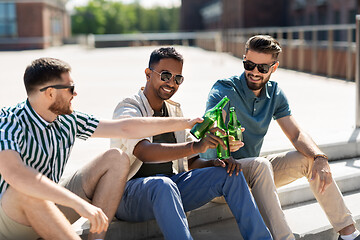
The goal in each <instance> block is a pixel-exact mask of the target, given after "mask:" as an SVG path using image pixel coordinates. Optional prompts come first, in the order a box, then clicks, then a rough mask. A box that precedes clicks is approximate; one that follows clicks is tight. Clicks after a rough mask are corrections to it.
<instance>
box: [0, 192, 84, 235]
mask: <svg viewBox="0 0 360 240" xmlns="http://www.w3.org/2000/svg"><path fill="white" fill-rule="evenodd" d="M1 208H2V211H1V212H2V213H1V214H0V215H1V216H0V218H1V219H0V221H1V222H0V225H1V226H0V229H1V233H0V236H2V238H1V239H3V238H4V239H6V240H8V239H9V240H18V239H24V240H26V239H29V240H30V239H31V240H35V239H37V238H38V237H39V236H41V237H42V238H43V239H54V240H57V239H78V240H80V237H79V236H78V235H77V234H76V233H75V231H74V230H73V229H72V228H71V225H70V223H69V221H68V220H67V219H66V218H65V216H64V215H63V214H62V213H61V211H60V210H59V209H58V208H57V207H56V206H55V204H54V203H52V202H50V201H44V200H39V199H36V198H32V197H29V196H27V195H24V194H22V193H20V192H18V191H16V190H15V189H13V188H12V187H9V188H8V189H7V190H6V191H5V193H4V194H3V196H2V198H1ZM30 226H31V227H30ZM37 234H38V235H37Z"/></svg>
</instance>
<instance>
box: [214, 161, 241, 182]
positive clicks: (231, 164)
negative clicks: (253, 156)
mask: <svg viewBox="0 0 360 240" xmlns="http://www.w3.org/2000/svg"><path fill="white" fill-rule="evenodd" d="M212 161H213V165H214V167H226V165H227V173H228V174H229V175H230V177H231V176H232V175H233V173H234V171H235V174H236V176H238V175H239V172H240V171H242V170H241V163H239V162H237V161H235V159H234V158H233V157H230V158H229V159H213V160H212Z"/></svg>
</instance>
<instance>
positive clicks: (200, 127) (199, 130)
mask: <svg viewBox="0 0 360 240" xmlns="http://www.w3.org/2000/svg"><path fill="white" fill-rule="evenodd" d="M228 102H229V98H228V97H227V96H225V97H223V99H221V101H220V102H219V103H218V104H216V105H215V106H214V107H213V108H211V109H209V110H207V111H206V113H205V114H204V116H203V119H204V121H203V122H201V123H197V124H195V125H194V127H193V128H192V129H191V130H190V133H191V134H192V135H193V136H194V137H196V138H197V139H201V138H203V137H204V135H205V133H206V132H207V131H209V129H210V127H211V126H212V125H213V123H214V122H215V121H216V109H220V110H222V109H223V108H224V107H225V105H226V104H227V103H228Z"/></svg>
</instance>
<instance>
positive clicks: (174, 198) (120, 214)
mask: <svg viewBox="0 0 360 240" xmlns="http://www.w3.org/2000/svg"><path fill="white" fill-rule="evenodd" d="M116 217H117V218H118V219H120V220H125V221H133V222H139V221H147V220H150V219H156V221H157V223H158V225H159V228H160V230H161V231H162V233H163V235H164V238H165V239H171V240H186V239H192V237H191V235H190V231H189V226H188V222H187V219H186V215H185V212H184V209H183V206H182V201H181V196H180V192H179V190H178V188H177V186H176V184H175V183H174V182H173V181H172V180H171V179H170V178H169V177H166V176H152V177H146V178H137V179H133V180H130V181H129V182H128V183H127V184H126V188H125V192H124V195H123V198H122V199H121V202H120V206H119V208H118V210H117V212H116Z"/></svg>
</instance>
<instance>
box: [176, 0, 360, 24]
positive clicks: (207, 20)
mask: <svg viewBox="0 0 360 240" xmlns="http://www.w3.org/2000/svg"><path fill="white" fill-rule="evenodd" d="M358 2H359V0H267V1H263V0H251V1H246V0H182V6H181V26H180V28H181V30H184V31H195V30H212V29H231V28H252V27H284V26H303V25H324V24H348V23H355V15H356V13H357V12H358V7H359V6H358V5H359V3H358Z"/></svg>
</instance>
